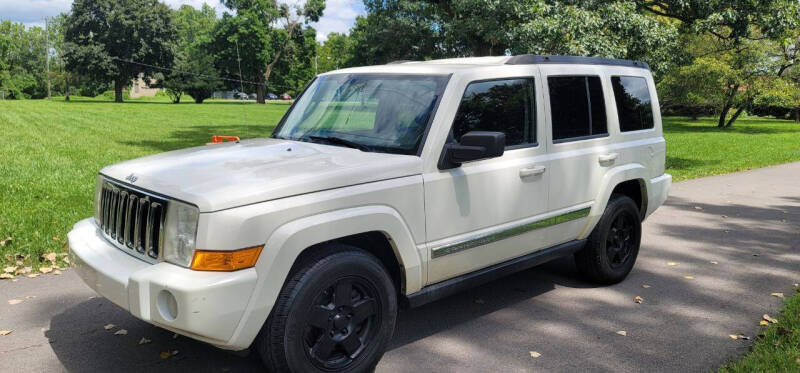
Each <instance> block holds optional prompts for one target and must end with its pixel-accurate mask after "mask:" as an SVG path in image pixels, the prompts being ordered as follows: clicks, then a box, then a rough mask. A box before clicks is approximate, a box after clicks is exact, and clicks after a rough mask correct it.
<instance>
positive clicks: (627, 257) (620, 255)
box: [575, 194, 642, 284]
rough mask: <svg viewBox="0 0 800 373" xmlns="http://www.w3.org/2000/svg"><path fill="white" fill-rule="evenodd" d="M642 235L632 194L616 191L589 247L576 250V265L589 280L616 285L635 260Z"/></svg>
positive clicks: (637, 210) (594, 232) (587, 245)
mask: <svg viewBox="0 0 800 373" xmlns="http://www.w3.org/2000/svg"><path fill="white" fill-rule="evenodd" d="M641 237H642V223H641V220H640V218H639V208H638V207H637V206H636V202H634V201H633V200H632V199H631V198H630V197H628V196H625V195H619V194H614V195H612V196H611V199H610V200H609V201H608V205H607V206H606V210H605V212H603V216H602V217H601V218H600V221H599V222H597V226H595V228H594V230H593V231H592V233H591V234H590V235H589V238H588V240H587V242H586V246H585V247H584V248H583V249H582V250H581V251H578V252H577V253H575V264H576V266H577V267H578V271H579V272H580V273H581V275H583V276H584V277H585V278H586V279H588V280H590V281H592V282H596V283H600V284H616V283H618V282H620V281H622V280H624V279H625V277H627V276H628V273H630V271H631V269H633V265H634V263H636V256H637V255H638V254H639V244H640V242H641Z"/></svg>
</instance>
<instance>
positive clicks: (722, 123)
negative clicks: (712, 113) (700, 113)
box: [717, 84, 739, 128]
mask: <svg viewBox="0 0 800 373" xmlns="http://www.w3.org/2000/svg"><path fill="white" fill-rule="evenodd" d="M729 87H730V88H731V91H730V92H729V93H728V99H727V100H725V106H723V107H722V112H720V113H719V122H717V127H719V128H725V120H726V119H728V112H730V111H731V108H732V107H733V98H734V97H736V93H738V91H739V85H738V84H734V85H733V86H729Z"/></svg>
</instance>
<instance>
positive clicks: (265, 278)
mask: <svg viewBox="0 0 800 373" xmlns="http://www.w3.org/2000/svg"><path fill="white" fill-rule="evenodd" d="M371 231H379V232H382V233H384V234H385V235H386V237H387V239H389V242H390V243H391V244H392V246H393V250H394V251H395V255H396V257H397V261H398V262H399V263H400V265H401V266H402V268H401V272H403V274H404V276H403V278H404V281H405V290H406V292H407V293H409V294H410V293H413V292H416V291H418V290H419V289H420V288H421V287H422V283H423V280H424V279H423V277H422V276H423V267H422V261H421V259H420V254H419V252H418V251H417V247H416V245H415V244H414V239H413V237H412V235H411V231H410V230H409V229H408V226H407V225H406V223H405V222H404V220H403V218H402V216H401V215H400V214H399V213H398V212H397V211H396V210H394V209H393V208H391V207H388V206H384V205H376V206H362V207H355V208H349V209H344V210H336V211H331V212H326V213H321V214H317V215H311V216H307V217H303V218H300V219H297V220H294V221H291V222H288V223H285V224H283V225H281V226H280V227H278V228H277V229H276V230H275V231H274V232H273V233H272V234H271V235H270V236H269V238H268V239H267V241H266V244H265V245H264V249H263V250H262V252H261V257H260V258H259V260H258V264H257V265H256V267H255V268H256V272H257V273H258V283H257V284H256V287H255V290H254V291H253V294H252V297H251V299H250V302H249V304H248V305H247V309H246V310H245V313H244V315H243V316H242V322H240V323H239V326H238V327H237V329H236V331H235V332H234V335H233V337H232V339H231V340H237V341H252V340H254V339H255V337H256V335H257V334H258V332H259V331H260V330H261V327H262V325H264V322H265V321H266V320H267V317H268V316H269V313H270V312H271V310H272V307H273V306H274V304H275V300H276V299H277V298H278V294H279V293H280V291H281V289H282V287H283V284H284V282H285V281H286V278H287V276H288V275H289V271H290V270H291V268H292V265H294V263H295V260H297V258H298V257H299V256H300V254H302V253H303V251H304V250H305V249H307V248H308V247H311V246H313V245H316V244H319V243H322V242H325V241H330V240H332V239H336V238H340V237H345V236H350V235H354V234H359V233H366V232H371Z"/></svg>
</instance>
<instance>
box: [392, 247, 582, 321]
mask: <svg viewBox="0 0 800 373" xmlns="http://www.w3.org/2000/svg"><path fill="white" fill-rule="evenodd" d="M585 244H586V240H575V241H570V242H566V243H562V244H560V245H556V246H553V247H550V248H547V249H544V250H539V251H537V252H534V253H530V254H528V255H525V256H521V257H519V258H515V259H511V260H509V261H505V262H503V263H499V264H495V265H493V266H490V267H486V268H483V269H479V270H477V271H474V272H470V273H467V274H464V275H461V276H458V277H454V278H451V279H449V280H445V281H442V282H437V283H435V284H433V285H428V286H426V287H424V288H422V289H421V290H420V291H418V292H416V293H414V294H411V295H409V296H407V297H406V300H407V301H408V306H409V307H419V306H421V305H423V304H426V303H430V302H433V301H435V300H437V299H441V298H444V297H448V296H450V295H453V294H456V293H458V292H461V291H463V290H466V289H469V288H473V287H475V286H478V285H481V284H485V283H487V282H491V281H494V280H496V279H499V278H501V277H505V276H508V275H510V274H512V273H516V272H519V271H524V270H526V269H529V268H532V267H535V266H537V265H540V264H544V263H547V262H549V261H551V260H554V259H558V258H560V257H563V256H567V255H570V254H574V253H575V252H577V251H579V250H580V249H582V248H583V246H584V245H585Z"/></svg>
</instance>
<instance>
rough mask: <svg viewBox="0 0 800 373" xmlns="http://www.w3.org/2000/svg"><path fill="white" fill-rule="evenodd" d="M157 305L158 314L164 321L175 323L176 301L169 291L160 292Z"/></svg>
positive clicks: (176, 313)
mask: <svg viewBox="0 0 800 373" xmlns="http://www.w3.org/2000/svg"><path fill="white" fill-rule="evenodd" d="M157 303H158V312H159V313H160V314H161V317H162V318H163V319H164V320H167V321H175V319H177V318H178V300H177V299H175V296H174V295H172V293H170V292H169V290H161V292H159V293H158V301H157Z"/></svg>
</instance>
